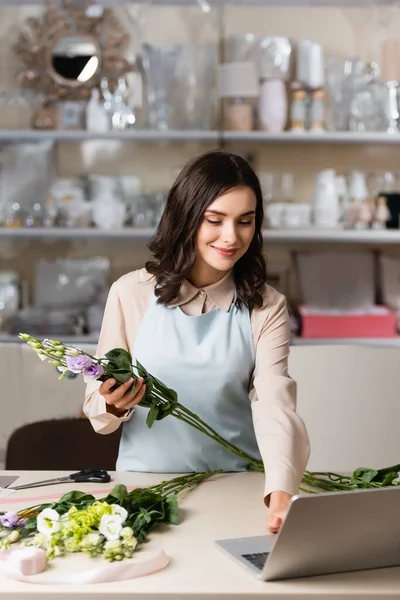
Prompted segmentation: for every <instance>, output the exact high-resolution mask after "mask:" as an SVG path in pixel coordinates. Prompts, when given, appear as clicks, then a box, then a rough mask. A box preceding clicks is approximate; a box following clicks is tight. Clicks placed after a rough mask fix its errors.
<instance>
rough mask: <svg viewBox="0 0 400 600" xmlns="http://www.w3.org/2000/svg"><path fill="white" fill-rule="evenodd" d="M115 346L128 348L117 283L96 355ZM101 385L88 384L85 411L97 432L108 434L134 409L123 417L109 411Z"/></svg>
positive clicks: (101, 354)
mask: <svg viewBox="0 0 400 600" xmlns="http://www.w3.org/2000/svg"><path fill="white" fill-rule="evenodd" d="M113 348H124V349H125V350H128V343H127V340H126V334H125V320H124V314H123V310H122V306H121V301H120V298H119V296H118V291H117V285H116V284H115V283H114V284H113V285H112V286H111V289H110V292H109V295H108V298H107V303H106V307H105V311H104V316H103V322H102V326H101V331H100V337H99V342H98V345H97V350H96V356H97V357H101V356H104V355H105V353H106V352H108V351H109V350H112V349H113ZM100 385H101V383H100V382H98V381H93V382H91V383H88V384H87V386H86V394H85V403H84V406H83V412H84V413H85V415H86V416H87V417H88V419H89V420H90V422H91V423H92V425H93V429H94V430H95V431H96V432H97V433H102V434H107V433H112V432H113V431H115V430H116V429H118V427H119V426H120V425H121V423H123V422H124V421H127V420H128V419H129V418H130V416H131V414H132V411H128V413H127V414H126V416H124V417H121V418H118V417H116V416H114V415H112V414H110V413H108V412H107V409H106V402H105V400H104V398H103V396H101V395H100V394H99V392H98V389H99V387H100Z"/></svg>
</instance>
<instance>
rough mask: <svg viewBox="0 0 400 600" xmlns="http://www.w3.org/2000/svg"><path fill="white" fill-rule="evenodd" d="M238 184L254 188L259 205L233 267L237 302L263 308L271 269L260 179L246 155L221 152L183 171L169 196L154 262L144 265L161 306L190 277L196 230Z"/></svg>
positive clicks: (209, 154)
mask: <svg viewBox="0 0 400 600" xmlns="http://www.w3.org/2000/svg"><path fill="white" fill-rule="evenodd" d="M237 186H245V187H248V188H250V189H252V190H253V192H254V194H255V196H256V199H257V204H256V214H255V233H254V237H253V239H252V241H251V244H250V246H249V248H248V250H247V252H246V253H245V254H244V255H243V256H242V257H241V258H240V259H239V260H238V261H237V263H236V264H235V266H234V268H233V273H234V281H235V285H236V294H237V297H236V306H237V307H238V308H241V307H242V305H245V306H246V307H247V308H248V309H249V310H252V309H254V308H261V307H262V305H263V296H262V288H263V286H264V284H265V282H266V278H267V270H266V264H265V259H264V256H263V254H262V246H263V237H262V223H263V219H264V211H263V199H262V193H261V187H260V182H259V180H258V177H257V175H256V174H255V173H254V171H253V169H252V168H251V166H250V165H249V164H248V162H247V161H245V160H244V159H243V158H242V157H240V156H237V155H236V154H230V153H228V152H221V151H211V152H206V153H204V154H202V155H200V156H198V157H196V158H194V159H192V160H190V161H189V162H188V163H187V164H186V166H185V167H184V168H183V169H182V171H181V172H180V173H179V175H178V177H177V179H176V181H175V183H174V184H173V186H172V188H171V190H170V192H169V194H168V198H167V203H166V207H165V210H164V212H163V215H162V217H161V220H160V223H159V225H158V228H157V230H156V233H155V234H154V236H153V238H152V239H151V240H150V242H149V243H148V248H149V250H150V252H151V253H152V254H153V257H154V259H155V260H150V261H148V262H146V265H145V266H146V269H147V271H148V272H149V273H151V274H152V275H154V276H155V278H156V286H155V295H156V296H157V298H158V300H157V302H158V303H159V304H165V305H166V304H169V303H170V302H172V301H173V300H174V299H175V298H176V297H177V295H178V292H179V289H180V286H181V283H182V282H183V280H184V279H188V278H189V274H190V271H191V269H192V267H193V265H194V262H195V259H196V233H197V230H198V229H199V226H200V224H201V222H202V218H203V213H204V211H205V210H206V208H207V207H208V206H209V205H210V204H211V203H212V202H214V200H216V199H217V198H218V197H219V196H221V195H222V194H224V193H225V192H227V191H228V190H231V189H232V188H235V187H237Z"/></svg>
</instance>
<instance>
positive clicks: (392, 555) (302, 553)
mask: <svg viewBox="0 0 400 600" xmlns="http://www.w3.org/2000/svg"><path fill="white" fill-rule="evenodd" d="M216 544H217V545H218V547H219V548H220V549H221V550H223V551H224V552H226V553H227V554H229V555H230V556H231V557H233V558H234V559H236V560H237V561H238V562H239V563H241V564H242V565H243V566H245V567H247V568H248V569H250V570H251V571H252V572H253V573H254V574H255V575H257V577H259V578H260V579H262V580H264V581H274V580H278V579H291V578H294V577H305V576H310V575H325V574H328V573H341V572H344V571H358V570H364V569H378V568H381V567H393V566H398V565H400V487H390V488H389V487H385V488H379V489H373V490H370V489H368V490H355V491H353V490H352V491H345V492H325V493H320V494H310V495H305V496H303V495H302V496H293V497H292V498H291V501H290V505H289V511H288V514H287V516H286V519H285V521H284V523H283V525H282V527H281V529H280V531H279V533H278V534H272V535H261V536H256V537H248V538H235V539H226V540H217V541H216Z"/></svg>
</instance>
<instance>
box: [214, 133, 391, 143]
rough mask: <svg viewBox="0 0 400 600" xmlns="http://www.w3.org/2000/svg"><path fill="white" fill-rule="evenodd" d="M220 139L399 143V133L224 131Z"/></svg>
mask: <svg viewBox="0 0 400 600" xmlns="http://www.w3.org/2000/svg"><path fill="white" fill-rule="evenodd" d="M221 139H222V140H223V141H225V142H264V143H279V144H284V143H290V144H305V143H306V144H400V134H388V133H385V132H383V131H382V132H381V131H377V132H366V133H358V132H353V131H326V132H321V133H311V132H304V133H301V132H293V131H284V132H282V133H276V134H274V133H268V132H266V131H224V132H222V133H221Z"/></svg>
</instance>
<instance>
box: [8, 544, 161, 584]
mask: <svg viewBox="0 0 400 600" xmlns="http://www.w3.org/2000/svg"><path fill="white" fill-rule="evenodd" d="M10 552H11V551H10V550H7V551H5V552H0V575H1V576H5V577H8V578H9V579H13V580H15V581H21V582H25V583H36V584H40V585H55V584H62V585H77V584H85V583H106V582H113V581H122V580H124V579H134V578H136V577H143V576H145V575H150V574H151V573H155V572H157V571H161V570H162V569H165V567H166V566H167V565H168V563H169V558H168V557H167V555H166V554H165V552H164V551H163V550H162V549H160V550H155V551H146V550H143V551H142V550H139V551H138V552H137V553H136V554H135V555H134V556H133V557H132V558H129V559H125V560H122V561H121V562H113V563H109V562H107V561H106V560H105V559H104V558H101V557H98V558H91V557H89V556H86V555H85V554H82V553H81V552H77V553H75V554H68V555H67V556H65V557H61V558H56V559H54V560H53V561H51V562H50V563H48V568H47V569H46V570H45V571H43V572H42V573H38V574H37V575H23V574H22V573H21V571H20V570H19V569H18V568H17V567H16V566H15V565H13V564H12V563H11V562H10V561H9V559H8V557H9V554H10ZM0 587H1V585H0Z"/></svg>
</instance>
